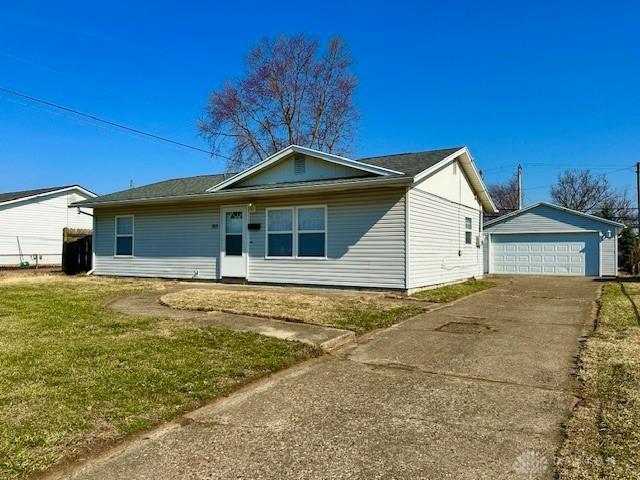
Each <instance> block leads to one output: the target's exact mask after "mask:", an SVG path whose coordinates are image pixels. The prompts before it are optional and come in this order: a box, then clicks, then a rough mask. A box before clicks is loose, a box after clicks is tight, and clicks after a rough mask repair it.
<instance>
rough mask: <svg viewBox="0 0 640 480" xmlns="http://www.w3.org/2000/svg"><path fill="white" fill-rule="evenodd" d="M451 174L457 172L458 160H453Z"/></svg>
mask: <svg viewBox="0 0 640 480" xmlns="http://www.w3.org/2000/svg"><path fill="white" fill-rule="evenodd" d="M453 174H454V175H457V174H458V162H453Z"/></svg>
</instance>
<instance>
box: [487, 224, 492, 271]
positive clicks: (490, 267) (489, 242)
mask: <svg viewBox="0 0 640 480" xmlns="http://www.w3.org/2000/svg"><path fill="white" fill-rule="evenodd" d="M486 241H487V256H488V257H489V263H488V264H487V273H488V274H490V273H493V248H491V243H492V239H491V234H490V233H487V240H486Z"/></svg>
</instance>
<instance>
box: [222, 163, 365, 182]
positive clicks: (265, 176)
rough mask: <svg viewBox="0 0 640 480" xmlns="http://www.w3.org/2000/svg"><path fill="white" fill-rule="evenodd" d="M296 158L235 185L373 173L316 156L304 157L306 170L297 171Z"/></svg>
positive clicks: (348, 176)
mask: <svg viewBox="0 0 640 480" xmlns="http://www.w3.org/2000/svg"><path fill="white" fill-rule="evenodd" d="M294 158H295V156H294V155H291V156H290V157H288V158H286V159H284V160H282V161H281V162H278V163H277V164H275V165H273V166H271V167H270V168H267V169H266V170H262V171H260V172H259V173H256V174H255V175H252V176H250V177H247V178H246V179H243V180H242V181H240V182H238V183H237V184H235V185H234V187H249V186H253V185H273V184H276V183H287V182H306V181H311V180H329V179H336V178H353V177H362V176H367V175H371V174H369V173H367V172H365V171H362V170H358V169H355V168H350V167H346V166H344V165H340V164H337V163H333V162H327V161H325V160H320V159H318V158H314V157H303V158H304V160H305V162H304V164H305V166H304V171H303V172H301V173H296V170H295V165H294V162H295V160H294Z"/></svg>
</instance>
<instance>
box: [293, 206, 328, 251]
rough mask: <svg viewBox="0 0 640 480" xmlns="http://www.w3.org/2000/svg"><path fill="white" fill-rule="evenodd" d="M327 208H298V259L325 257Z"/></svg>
mask: <svg viewBox="0 0 640 480" xmlns="http://www.w3.org/2000/svg"><path fill="white" fill-rule="evenodd" d="M326 212H327V210H326V207H298V257H324V256H326V252H325V244H326V235H327V226H326Z"/></svg>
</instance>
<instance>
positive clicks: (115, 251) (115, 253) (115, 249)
mask: <svg viewBox="0 0 640 480" xmlns="http://www.w3.org/2000/svg"><path fill="white" fill-rule="evenodd" d="M119 218H130V219H131V233H120V234H119V233H118V219H119ZM135 232H136V219H135V215H115V216H114V217H113V235H114V237H113V238H114V241H113V256H114V257H118V258H133V257H135V244H136V240H135V236H136V235H135ZM118 237H127V238H128V237H131V255H121V254H118ZM92 248H93V245H92Z"/></svg>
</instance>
